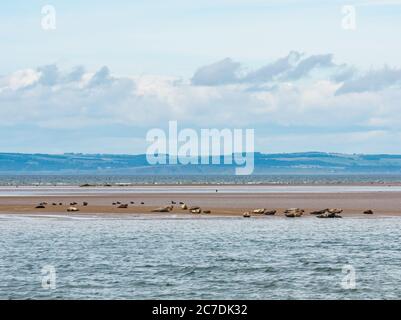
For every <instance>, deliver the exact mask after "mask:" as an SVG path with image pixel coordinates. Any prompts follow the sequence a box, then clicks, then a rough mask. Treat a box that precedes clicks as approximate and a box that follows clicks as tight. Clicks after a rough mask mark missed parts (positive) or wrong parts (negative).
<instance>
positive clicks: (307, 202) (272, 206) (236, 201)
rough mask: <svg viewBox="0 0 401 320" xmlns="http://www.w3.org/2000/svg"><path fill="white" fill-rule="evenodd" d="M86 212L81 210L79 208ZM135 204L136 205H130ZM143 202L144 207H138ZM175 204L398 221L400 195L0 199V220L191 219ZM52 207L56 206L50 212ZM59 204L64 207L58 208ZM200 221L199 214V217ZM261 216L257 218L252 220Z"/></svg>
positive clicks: (216, 210) (217, 211)
mask: <svg viewBox="0 0 401 320" xmlns="http://www.w3.org/2000/svg"><path fill="white" fill-rule="evenodd" d="M317 188H318V187H317ZM84 201H85V202H88V206H83V202H84ZM117 201H118V202H121V203H124V204H128V208H126V209H119V208H117V206H118V205H112V203H113V202H117ZM171 201H175V202H176V203H177V204H175V205H174V209H173V210H172V211H171V212H169V213H152V212H151V210H153V209H155V208H157V207H161V206H167V205H170V204H171ZM41 202H47V203H48V204H47V205H46V208H45V209H35V206H36V205H38V204H39V203H41ZM72 202H77V203H78V204H77V205H74V207H77V208H78V209H79V212H76V213H68V212H67V208H68V207H70V203H72ZM131 202H135V204H131ZM140 202H144V204H140ZM179 202H184V203H186V204H187V205H188V206H200V207H201V208H202V209H203V210H211V214H204V215H217V216H238V215H241V216H242V214H243V213H244V212H245V211H250V212H251V211H252V210H253V209H257V208H266V209H268V210H277V213H276V216H283V215H284V214H283V211H284V210H285V209H287V208H293V207H297V208H301V209H304V210H305V215H304V216H305V217H306V216H310V215H309V212H310V211H314V210H321V209H325V208H342V209H343V210H344V211H343V213H342V216H343V217H347V216H363V217H378V216H401V192H399V191H393V192H369V191H368V192H351V193H345V192H343V193H338V192H332V193H329V192H326V193H320V192H307V193H271V192H269V193H252V192H250V193H244V192H241V193H207V194H205V193H195V192H192V193H187V194H186V193H182V192H180V193H170V192H168V193H138V192H135V193H129V192H124V193H114V194H110V193H102V191H101V190H99V191H98V192H97V193H96V194H77V195H59V194H56V195H43V196H39V195H33V196H28V195H27V196H18V195H16V196H1V197H0V213H1V214H36V213H37V214H60V213H64V214H80V215H82V214H99V215H101V214H104V215H114V214H116V215H130V214H146V215H152V214H157V215H160V214H163V215H171V214H176V215H177V214H183V215H189V214H190V213H189V212H188V210H182V209H181V208H180V205H179ZM52 203H57V205H55V206H53V205H52ZM59 203H62V204H63V205H58V204H59ZM367 209H371V210H373V211H374V214H373V215H365V214H363V211H364V210H367ZM202 215H203V214H202ZM252 215H254V216H260V214H252Z"/></svg>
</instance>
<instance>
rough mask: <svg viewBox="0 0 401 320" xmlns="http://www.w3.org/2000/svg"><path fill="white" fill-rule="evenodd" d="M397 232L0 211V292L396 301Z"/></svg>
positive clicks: (375, 226)
mask: <svg viewBox="0 0 401 320" xmlns="http://www.w3.org/2000/svg"><path fill="white" fill-rule="evenodd" d="M400 238H401V218H397V217H393V218H390V217H389V218H385V217H378V218H343V219H327V220H326V219H316V218H313V217H304V218H301V219H286V218H282V217H261V218H254V217H253V218H251V219H243V218H235V217H232V218H228V217H227V218H219V217H185V218H183V217H175V216H169V217H163V216H159V217H155V216H152V217H148V218H146V217H145V218H144V217H141V216H134V217H114V218H112V217H100V216H96V215H93V216H85V217H80V216H72V217H71V216H62V215H61V216H53V217H52V216H39V217H34V216H29V215H25V216H20V215H18V216H16V215H1V216H0V298H1V299H399V298H401V246H400V244H399V239H400ZM49 267H50V269H49ZM46 270H53V271H54V272H55V273H54V277H53V278H52V281H54V283H53V285H51V286H47V285H46V283H47V282H45V283H43V282H44V281H43V279H44V277H47V273H46ZM350 270H351V271H350ZM42 272H44V273H42ZM350 276H352V277H351V280H352V281H353V283H352V282H351V284H352V285H351V286H349V285H347V283H348V284H349V281H348V280H350V278H349V277H350ZM45 279H46V278H45Z"/></svg>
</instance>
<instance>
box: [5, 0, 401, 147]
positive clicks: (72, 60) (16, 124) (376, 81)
mask: <svg viewBox="0 0 401 320" xmlns="http://www.w3.org/2000/svg"><path fill="white" fill-rule="evenodd" d="M44 5H52V6H53V7H54V8H55V10H56V29H55V30H43V29H42V27H41V19H42V18H43V15H42V14H41V9H42V7H43V6H44ZM343 5H354V7H355V13H356V16H355V17H356V29H355V30H345V29H344V28H342V20H343V18H344V15H343V13H342V11H341V10H342V7H343ZM400 14H401V1H396V0H393V1H391V0H383V1H369V0H366V1H346V2H344V1H337V0H331V1H314V0H304V1H292V0H282V1H278V0H277V1H276V0H271V1H268V0H265V1H262V0H248V1H245V0H232V1H228V0H214V1H211V0H204V1H178V0H171V1H161V0H158V1H156V0H150V1H118V0H116V1H113V2H112V3H111V2H110V1H99V0H98V1H68V2H67V1H27V0H25V1H12V2H9V3H1V4H0V21H1V22H0V26H1V28H0V39H1V41H0V51H1V52H2V55H1V58H2V59H1V60H0V116H1V119H0V123H1V125H0V134H1V135H2V137H3V138H2V139H1V140H0V151H3V152H13V151H15V152H49V153H60V152H99V153H107V152H112V153H140V152H144V151H145V149H146V145H147V144H146V142H145V141H144V138H145V135H146V132H147V130H149V129H151V128H154V127H162V128H163V127H166V126H167V123H168V120H178V121H179V125H181V127H183V128H184V127H191V128H203V127H217V128H225V127H229V128H234V127H241V128H254V129H255V132H256V148H257V149H258V150H260V151H263V152H293V151H307V150H320V151H330V152H351V153H352V152H358V153H359V152H364V153H376V152H377V153H381V152H383V153H401V148H400V147H401V144H400V139H399V138H400V137H401V131H400V130H399V128H400V124H401V116H399V101H401V100H400V97H401V93H400V84H401V72H400V70H401V61H400V56H401V42H400V41H399V35H400V34H401V20H400V19H399V17H400Z"/></svg>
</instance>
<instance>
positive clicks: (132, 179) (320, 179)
mask: <svg viewBox="0 0 401 320" xmlns="http://www.w3.org/2000/svg"><path fill="white" fill-rule="evenodd" d="M354 183H359V184H361V183H363V184H365V183H368V184H369V183H375V184H377V183H401V175H400V174H398V175H394V174H381V175H377V174H370V175H366V174H348V175H340V174H325V175H321V174H311V175H305V174H297V175H294V174H282V175H280V174H274V175H273V174H272V175H249V176H233V175H178V174H177V175H169V176H164V175H100V174H99V175H85V174H75V175H61V174H53V175H45V174H41V175H35V174H31V175H24V174H18V175H9V174H8V175H5V174H0V186H34V185H41V186H54V185H61V186H77V185H84V184H90V185H98V186H103V185H121V184H124V185H125V184H126V185H137V184H149V185H154V184H176V185H180V184H205V185H207V184H213V185H215V184H354Z"/></svg>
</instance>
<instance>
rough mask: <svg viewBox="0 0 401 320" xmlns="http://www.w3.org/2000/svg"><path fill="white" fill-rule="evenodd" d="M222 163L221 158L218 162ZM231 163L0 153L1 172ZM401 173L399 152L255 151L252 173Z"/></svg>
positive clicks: (187, 168)
mask: <svg viewBox="0 0 401 320" xmlns="http://www.w3.org/2000/svg"><path fill="white" fill-rule="evenodd" d="M221 163H222V161H221ZM234 168H235V166H234V165H180V164H179V165H149V164H148V162H147V160H146V155H143V154H141V155H111V154H76V153H74V154H60V155H50V154H21V153H0V173H3V174H17V173H24V174H30V173H57V174H58V173H60V174H81V173H82V174H87V173H90V174H163V175H174V174H180V175H181V174H232V173H233V172H234ZM274 173H278V174H285V173H289V174H297V173H300V174H313V173H316V174H328V173H336V174H350V173H363V174H369V173H372V174H377V173H383V174H400V173H401V155H389V154H374V155H364V154H338V153H324V152H303V153H276V154H263V153H255V170H254V174H274Z"/></svg>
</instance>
